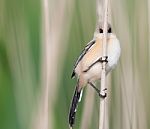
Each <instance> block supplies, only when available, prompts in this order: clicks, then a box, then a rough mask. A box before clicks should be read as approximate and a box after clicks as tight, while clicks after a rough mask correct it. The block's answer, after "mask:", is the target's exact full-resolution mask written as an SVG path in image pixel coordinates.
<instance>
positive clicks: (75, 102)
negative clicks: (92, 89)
mask: <svg viewBox="0 0 150 129" xmlns="http://www.w3.org/2000/svg"><path fill="white" fill-rule="evenodd" d="M80 95H81V90H80V91H78V87H76V89H75V93H74V96H73V99H72V103H71V107H70V112H69V125H70V127H72V126H73V125H74V122H75V115H76V111H77V106H78V102H79V99H80Z"/></svg>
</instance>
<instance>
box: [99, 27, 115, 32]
mask: <svg viewBox="0 0 150 129" xmlns="http://www.w3.org/2000/svg"><path fill="white" fill-rule="evenodd" d="M99 33H103V29H101V28H100V29H99ZM107 33H112V30H111V27H110V28H108V30H107Z"/></svg>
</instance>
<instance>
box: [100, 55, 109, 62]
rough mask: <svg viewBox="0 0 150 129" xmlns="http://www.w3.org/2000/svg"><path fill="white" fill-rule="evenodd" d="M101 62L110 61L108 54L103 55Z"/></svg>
mask: <svg viewBox="0 0 150 129" xmlns="http://www.w3.org/2000/svg"><path fill="white" fill-rule="evenodd" d="M100 62H102V63H103V62H105V63H108V56H103V57H101V58H100Z"/></svg>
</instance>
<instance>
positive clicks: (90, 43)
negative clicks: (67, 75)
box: [71, 39, 95, 78]
mask: <svg viewBox="0 0 150 129" xmlns="http://www.w3.org/2000/svg"><path fill="white" fill-rule="evenodd" d="M94 43H95V39H93V40H91V41H90V42H89V43H88V44H87V45H86V46H85V48H84V49H83V50H82V52H81V54H80V56H79V57H78V59H77V61H76V63H75V65H74V68H73V72H72V75H71V78H73V77H74V76H75V68H76V67H77V65H78V64H79V62H80V61H81V60H82V58H83V57H84V55H85V54H86V53H87V51H88V50H89V49H90V48H91V46H92V45H93V44H94Z"/></svg>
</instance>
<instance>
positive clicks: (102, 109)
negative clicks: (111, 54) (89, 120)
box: [97, 0, 108, 129]
mask: <svg viewBox="0 0 150 129" xmlns="http://www.w3.org/2000/svg"><path fill="white" fill-rule="evenodd" d="M99 3H100V2H99ZM103 6H104V20H103V22H104V25H103V28H104V37H103V43H102V46H103V47H102V48H103V49H102V53H103V57H105V56H106V47H107V23H108V21H107V20H108V19H107V16H108V15H107V14H108V0H105V4H104V5H103ZM99 7H102V6H101V5H99V6H98V8H99ZM97 10H98V11H99V9H97ZM100 13H101V12H98V14H100ZM105 66H106V63H105V62H103V64H102V73H101V85H100V89H101V94H105V92H104V89H105V88H106V70H105ZM105 108H106V107H105V99H100V111H99V129H104V125H105V124H104V122H105V121H104V120H105Z"/></svg>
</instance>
